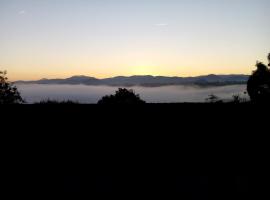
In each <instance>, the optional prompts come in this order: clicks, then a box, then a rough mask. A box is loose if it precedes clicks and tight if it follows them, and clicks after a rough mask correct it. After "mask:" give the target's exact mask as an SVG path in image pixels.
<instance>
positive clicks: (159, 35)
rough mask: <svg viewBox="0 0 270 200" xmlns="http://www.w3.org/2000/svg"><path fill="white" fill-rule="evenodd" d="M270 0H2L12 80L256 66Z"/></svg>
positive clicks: (2, 36)
mask: <svg viewBox="0 0 270 200" xmlns="http://www.w3.org/2000/svg"><path fill="white" fill-rule="evenodd" d="M269 10H270V1H269V0H0V70H7V71H8V76H9V77H10V79H11V80H35V79H40V78H64V77H69V76H73V75H87V76H93V77H97V78H104V77H112V76H118V75H124V76H130V75H162V76H197V75H205V74H250V73H251V71H252V70H254V68H255V67H254V65H255V63H256V61H257V60H259V61H262V62H265V63H266V62H267V59H266V57H267V54H268V53H269V52H270V37H269V36H270V26H269V20H270V12H269Z"/></svg>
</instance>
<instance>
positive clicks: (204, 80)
mask: <svg viewBox="0 0 270 200" xmlns="http://www.w3.org/2000/svg"><path fill="white" fill-rule="evenodd" d="M248 77H249V75H244V74H229V75H216V74H209V75H202V76H194V77H177V76H173V77H169V76H152V75H134V76H116V77H111V78H103V79H98V78H95V77H91V76H84V75H76V76H71V77H69V78H63V79H60V78H58V79H57V78H56V79H46V78H43V79H40V80H36V81H15V82H14V83H15V84H71V85H107V86H149V87H156V86H166V85H199V86H208V85H209V86H211V85H215V86H218V85H220V86H222V85H232V84H246V82H247V80H248Z"/></svg>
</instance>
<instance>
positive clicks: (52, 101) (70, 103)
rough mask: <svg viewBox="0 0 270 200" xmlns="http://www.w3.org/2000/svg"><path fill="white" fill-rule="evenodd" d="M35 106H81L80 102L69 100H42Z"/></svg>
mask: <svg viewBox="0 0 270 200" xmlns="http://www.w3.org/2000/svg"><path fill="white" fill-rule="evenodd" d="M35 104H41V105H45V104H46V105H47V104H48V105H50V104H51V105H54V104H67V105H72V104H79V103H78V102H75V101H71V100H67V101H57V100H50V99H48V100H42V101H40V102H38V103H35Z"/></svg>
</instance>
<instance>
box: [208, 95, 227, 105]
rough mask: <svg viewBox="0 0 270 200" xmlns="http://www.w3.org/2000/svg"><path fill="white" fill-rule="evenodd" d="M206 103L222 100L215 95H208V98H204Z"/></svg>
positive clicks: (220, 101)
mask: <svg viewBox="0 0 270 200" xmlns="http://www.w3.org/2000/svg"><path fill="white" fill-rule="evenodd" d="M205 100H206V102H208V103H223V101H222V100H221V99H220V98H219V97H218V96H216V95H213V94H211V95H209V96H208V98H206V99H205Z"/></svg>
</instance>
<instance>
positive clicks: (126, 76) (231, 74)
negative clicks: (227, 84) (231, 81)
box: [12, 73, 250, 82]
mask: <svg viewBox="0 0 270 200" xmlns="http://www.w3.org/2000/svg"><path fill="white" fill-rule="evenodd" d="M211 75H214V76H239V75H241V76H250V74H244V73H243V74H238V73H237V74H233V73H230V74H213V73H210V74H202V75H197V76H165V75H150V74H145V75H129V76H128V75H118V76H110V77H105V78H97V77H94V76H90V75H72V76H68V77H65V78H40V79H35V80H21V79H19V80H15V81H12V82H19V81H40V80H53V79H60V80H64V79H68V78H72V77H89V78H95V79H98V80H102V79H110V78H117V77H125V78H129V77H142V76H150V77H154V78H156V77H167V78H194V77H201V76H211Z"/></svg>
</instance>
